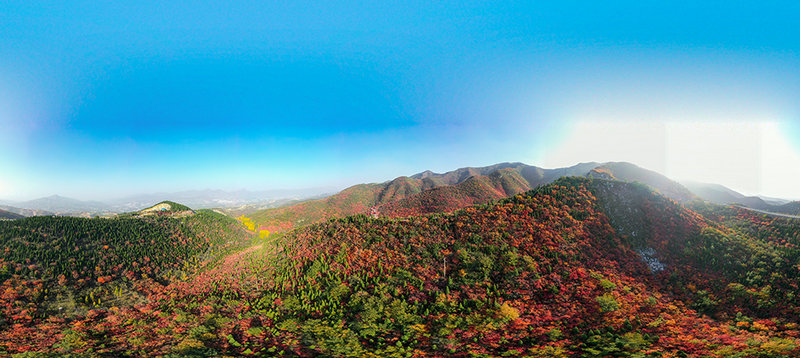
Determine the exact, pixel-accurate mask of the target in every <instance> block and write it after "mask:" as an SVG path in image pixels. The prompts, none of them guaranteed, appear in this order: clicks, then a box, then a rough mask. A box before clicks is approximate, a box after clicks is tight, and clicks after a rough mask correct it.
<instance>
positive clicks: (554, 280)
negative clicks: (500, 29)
mask: <svg viewBox="0 0 800 358" xmlns="http://www.w3.org/2000/svg"><path fill="white" fill-rule="evenodd" d="M436 195H439V194H436ZM240 221H241V222H242V223H244V225H248V226H249V229H251V230H252V229H254V228H255V226H254V224H253V223H252V222H251V221H250V220H247V219H246V218H242V219H240ZM244 225H242V224H240V223H238V222H237V221H235V220H233V219H228V218H224V217H221V216H217V215H216V214H214V213H212V212H203V211H200V212H198V214H197V215H194V216H189V217H184V218H177V217H169V216H167V217H150V218H126V219H111V220H107V219H72V218H32V219H24V220H17V221H9V222H0V228H1V230H0V235H2V236H0V237H2V244H3V245H4V247H7V249H6V250H5V253H3V256H2V259H3V261H2V262H3V266H2V267H4V269H3V271H2V280H4V282H3V296H2V301H0V302H2V304H3V313H2V316H0V352H1V353H3V354H13V355H18V356H64V355H69V354H71V355H73V356H172V357H179V356H196V357H202V356H223V355H228V356H334V357H344V356H352V357H363V356H375V357H390V356H397V357H412V356H432V357H444V356H459V357H500V356H529V357H706V356H712V357H714V356H717V357H778V356H797V355H800V348H799V347H800V330H798V329H799V326H798V324H800V319H799V318H798V317H800V299H798V297H797V293H798V291H800V289H798V286H797V284H798V278H800V277H798V276H799V275H800V261H798V259H799V257H798V247H797V244H798V239H800V235H799V233H800V221H797V220H794V219H788V218H773V217H768V216H765V215H761V214H758V213H754V212H751V211H747V210H745V209H739V208H735V207H724V206H716V205H711V204H706V203H701V202H692V203H687V204H685V205H684V204H679V203H677V202H675V201H673V200H671V199H668V198H666V197H664V196H662V195H660V194H658V193H656V192H654V191H653V190H652V189H651V188H649V187H647V186H645V185H642V184H628V183H622V182H615V181H607V180H600V179H586V178H565V179H560V180H558V181H556V182H555V183H553V184H550V185H546V186H542V187H539V188H537V189H534V190H532V191H528V192H525V193H522V194H518V195H515V196H513V197H511V198H508V199H504V200H500V201H497V202H492V203H489V204H484V205H478V206H470V207H467V208H464V209H461V210H457V211H454V212H452V213H436V214H428V215H411V216H404V215H398V216H396V217H377V218H376V217H372V216H368V215H355V216H348V217H345V218H338V219H331V220H328V221H325V222H322V223H318V224H314V225H311V226H308V227H304V228H301V229H296V230H293V231H290V232H287V233H285V234H281V235H271V236H269V237H267V236H266V235H261V238H260V239H258V238H256V239H254V238H253V237H254V236H256V235H255V233H253V232H251V231H250V230H246V229H245V228H244V227H243V226H244ZM253 240H255V241H253ZM98 292H104V293H98ZM126 293H127V294H128V295H129V296H130V297H129V298H128V299H127V300H124V299H121V298H118V299H117V301H113V300H114V298H113V297H114V296H115V295H117V296H125V294H126ZM70 294H71V295H72V296H70V297H72V299H73V301H74V302H75V307H72V308H71V309H70V310H69V312H65V310H58V309H57V308H56V306H55V304H54V303H56V302H61V301H65V298H64V296H65V295H66V296H69V295H70ZM87 294H88V295H89V296H88V297H87V296H86V295H87ZM82 297H83V298H82ZM81 302H83V303H81ZM35 352H38V353H35Z"/></svg>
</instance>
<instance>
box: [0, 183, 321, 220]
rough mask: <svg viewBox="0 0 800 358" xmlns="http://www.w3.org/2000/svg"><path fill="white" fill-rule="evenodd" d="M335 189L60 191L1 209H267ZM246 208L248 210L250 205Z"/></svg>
mask: <svg viewBox="0 0 800 358" xmlns="http://www.w3.org/2000/svg"><path fill="white" fill-rule="evenodd" d="M332 191H333V190H332V189H330V188H312V189H298V190H268V191H247V190H238V191H224V190H187V191H181V192H173V193H154V194H142V195H135V196H129V197H125V198H119V199H114V200H109V201H103V202H101V201H82V200H78V199H73V198H68V197H63V196H60V195H52V196H48V197H44V198H39V199H34V200H29V201H21V202H12V201H2V202H0V203H2V204H4V205H0V209H1V210H5V211H8V212H11V213H15V214H19V215H22V216H42V215H70V216H92V215H102V214H113V213H123V212H130V211H137V210H140V209H142V208H145V207H148V206H150V205H152V204H153V203H154V202H160V201H163V200H173V201H176V202H181V203H185V204H186V205H189V206H191V207H193V208H198V209H205V208H225V207H227V208H241V207H249V206H252V207H254V208H262V209H263V208H266V207H270V206H272V205H280V204H283V203H286V202H288V201H290V200H300V199H307V198H312V197H314V196H318V195H320V194H323V193H330V192H332ZM242 210H245V211H247V210H246V209H242ZM252 210H256V209H252Z"/></svg>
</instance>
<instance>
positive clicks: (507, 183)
mask: <svg viewBox="0 0 800 358" xmlns="http://www.w3.org/2000/svg"><path fill="white" fill-rule="evenodd" d="M565 176H587V177H592V178H599V179H606V180H618V181H624V182H639V183H642V184H645V185H647V186H649V187H651V188H653V189H656V190H657V191H658V192H660V193H661V194H663V195H664V196H666V197H668V198H670V199H672V200H675V201H677V202H679V203H685V202H689V201H693V200H706V201H709V202H713V203H716V204H735V205H741V206H745V207H749V208H753V209H757V210H763V211H769V212H775V213H782V214H789V215H797V214H798V213H800V202H789V201H788V200H782V199H774V198H769V199H764V198H760V197H747V196H745V195H743V194H740V193H737V192H735V191H733V190H731V189H728V188H726V187H724V186H722V185H718V184H701V183H689V184H687V185H682V184H681V183H678V182H676V181H674V180H671V179H669V178H667V177H666V176H664V175H662V174H659V173H657V172H654V171H651V170H647V169H644V168H641V167H638V166H636V165H634V164H631V163H626V162H608V163H594V162H589V163H580V164H578V165H575V166H571V167H565V168H556V169H544V168H539V167H535V166H531V165H527V164H523V163H500V164H495V165H491V166H486V167H468V168H460V169H456V170H453V171H450V172H446V173H434V172H432V171H429V170H428V171H424V172H422V173H418V174H414V175H411V176H408V177H406V176H402V177H398V178H395V179H393V180H390V181H387V182H383V183H371V184H359V185H355V186H352V187H349V188H347V189H345V190H343V191H341V192H340V193H338V194H335V195H332V196H330V197H327V198H323V199H318V200H310V201H304V202H299V203H295V204H291V205H287V206H283V207H278V208H268V209H265V210H260V211H257V212H255V213H253V214H252V215H251V217H252V219H253V221H254V222H256V223H257V224H259V225H261V227H263V228H264V229H267V230H270V231H286V230H290V229H292V228H295V227H299V226H304V225H308V224H312V223H317V222H321V221H324V220H325V219H328V218H332V217H343V216H348V215H355V214H369V215H372V216H386V217H400V216H409V215H416V214H425V213H442V212H450V211H453V210H456V209H459V208H463V207H466V206H470V205H477V204H485V203H488V202H490V201H494V200H499V199H502V198H506V197H509V196H512V195H515V194H519V193H522V192H525V191H528V190H531V189H533V188H536V187H538V186H541V185H544V184H548V183H552V182H553V181H555V180H556V179H558V178H560V177H565ZM776 204H779V205H776Z"/></svg>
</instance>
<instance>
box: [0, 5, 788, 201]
mask: <svg viewBox="0 0 800 358" xmlns="http://www.w3.org/2000/svg"><path fill="white" fill-rule="evenodd" d="M700 3H701V2H697V1H685V2H682V1H670V2H664V1H632V2H605V1H594V2H587V1H552V2H541V1H536V2H530V1H521V2H513V1H502V2H497V1H489V2H484V1H482V2H474V3H473V2H465V1H456V2H430V1H419V2H416V1H398V2H385V1H360V2H353V1H335V2H301V1H271V2H268V1H253V2H236V1H231V2H222V1H220V2H203V1H128V2H118V3H113V2H83V1H61V2H56V1H53V2H38V1H11V2H2V3H0V198H4V199H17V200H22V199H32V198H35V197H38V196H45V195H51V194H60V195H66V196H72V197H77V198H80V199H104V198H110V197H119V196H124V195H127V194H133V193H142V192H155V191H172V190H182V189H204V188H214V189H240V188H243V189H251V190H261V189H272V188H303V187H318V186H336V187H344V186H347V185H351V184H355V183H360V182H373V181H384V180H387V179H391V178H394V177H396V176H400V175H409V174H413V173H416V172H420V171H423V170H426V169H431V170H434V171H446V170H451V169H455V168H458V167H463V166H481V165H489V164H493V163H497V162H504V161H521V162H525V163H528V164H533V165H539V166H545V167H548V166H550V167H553V166H562V165H572V164H575V163H577V162H581V161H590V160H601V161H605V160H628V161H633V162H635V163H637V164H640V165H643V166H646V167H648V168H650V169H654V170H657V171H660V172H662V173H664V174H667V175H670V176H672V177H674V178H676V179H694V180H701V181H712V182H717V183H721V184H724V185H728V186H730V187H732V188H734V189H737V190H741V191H743V192H746V193H750V194H755V193H761V194H767V195H773V196H783V197H793V198H800V186H798V185H796V183H797V182H798V177H800V172H798V171H800V169H798V168H800V156H798V153H799V152H800V129H798V126H796V125H795V124H794V122H796V121H798V120H800V111H799V109H800V108H798V107H799V106H800V101H798V98H800V36H798V35H797V33H798V32H797V26H796V19H797V18H798V17H800V5H798V4H797V3H796V2H785V3H782V2H769V3H765V2H761V1H753V2H743V1H719V2H702V4H700Z"/></svg>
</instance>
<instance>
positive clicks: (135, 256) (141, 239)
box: [0, 210, 251, 344]
mask: <svg viewBox="0 0 800 358" xmlns="http://www.w3.org/2000/svg"><path fill="white" fill-rule="evenodd" d="M250 237H251V234H250V233H248V232H247V231H246V230H245V229H244V228H242V227H241V225H239V224H238V223H237V222H236V221H235V220H233V219H230V218H228V217H225V216H223V215H220V214H217V213H214V212H212V211H205V210H203V211H200V212H198V213H197V214H196V215H193V216H191V217H183V218H170V217H147V218H132V217H127V218H115V219H100V218H96V219H84V218H74V217H54V216H43V217H31V218H26V219H19V220H14V221H0V247H2V248H3V250H2V251H0V285H1V287H0V291H2V292H3V295H2V296H0V309H1V311H0V342H6V344H8V342H15V341H16V340H18V339H20V338H19V337H20V335H24V334H25V332H26V331H27V330H29V329H33V328H34V327H35V325H36V324H37V322H42V321H43V320H48V319H49V318H51V317H61V318H64V317H73V316H83V315H86V314H87V312H89V310H92V309H104V310H106V309H114V308H115V307H119V306H130V305H133V304H137V303H141V302H143V301H144V300H145V298H144V297H145V296H146V295H147V293H148V292H150V291H157V290H160V288H161V287H162V286H163V285H165V284H168V283H169V282H171V281H175V280H181V279H186V278H187V275H191V274H193V273H194V272H195V271H196V270H197V269H198V268H201V267H203V266H204V265H205V264H206V263H208V262H210V261H213V260H217V259H220V258H222V257H223V256H224V255H226V254H228V253H230V252H231V251H232V250H235V249H238V248H241V247H243V246H246V245H249V244H250V241H249V240H250Z"/></svg>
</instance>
